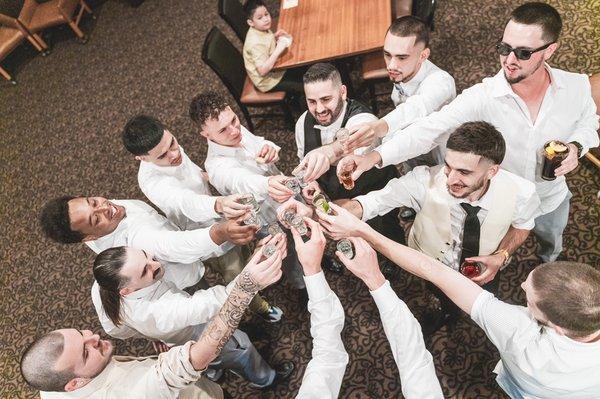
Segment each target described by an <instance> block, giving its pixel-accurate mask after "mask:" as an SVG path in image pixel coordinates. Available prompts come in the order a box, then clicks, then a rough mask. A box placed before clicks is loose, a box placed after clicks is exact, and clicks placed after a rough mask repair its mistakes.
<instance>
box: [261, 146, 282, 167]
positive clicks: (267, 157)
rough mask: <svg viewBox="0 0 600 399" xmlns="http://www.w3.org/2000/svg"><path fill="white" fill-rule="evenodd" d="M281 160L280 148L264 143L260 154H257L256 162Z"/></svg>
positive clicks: (267, 162)
mask: <svg viewBox="0 0 600 399" xmlns="http://www.w3.org/2000/svg"><path fill="white" fill-rule="evenodd" d="M278 160H279V150H278V149H276V148H275V147H272V146H270V145H269V144H265V145H263V147H262V148H261V149H260V151H259V152H258V154H256V162H258V163H266V164H269V163H274V162H277V161H278Z"/></svg>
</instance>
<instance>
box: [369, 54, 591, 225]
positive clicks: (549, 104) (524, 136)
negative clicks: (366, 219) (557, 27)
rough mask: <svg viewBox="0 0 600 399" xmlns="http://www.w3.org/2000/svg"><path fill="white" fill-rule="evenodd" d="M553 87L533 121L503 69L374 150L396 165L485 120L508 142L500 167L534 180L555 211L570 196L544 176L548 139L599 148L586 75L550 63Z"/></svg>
mask: <svg viewBox="0 0 600 399" xmlns="http://www.w3.org/2000/svg"><path fill="white" fill-rule="evenodd" d="M546 70H547V71H548V73H549V75H550V79H551V84H550V86H549V87H548V90H547V91H546V94H545V96H544V99H543V101H542V105H541V107H540V110H539V113H538V116H537V119H536V121H535V123H533V122H532V120H531V117H530V115H529V110H528V108H527V105H526V104H525V102H524V101H523V100H522V99H521V98H520V97H519V96H518V95H516V94H515V93H514V92H513V91H512V88H511V86H510V85H509V83H508V82H507V81H506V78H505V77H504V73H503V72H502V71H500V72H498V73H497V74H496V76H494V77H492V78H486V79H484V80H483V82H482V83H479V84H476V85H475V86H473V87H471V88H468V89H466V90H464V91H463V92H462V94H460V95H459V96H458V97H456V99H455V100H454V101H452V102H451V103H450V104H448V105H446V106H445V107H444V108H442V109H441V110H440V111H438V112H434V113H433V114H431V115H429V116H427V117H426V118H422V119H420V120H418V121H415V122H414V123H413V124H411V125H410V126H408V127H406V128H405V129H404V130H402V131H401V132H397V133H395V134H393V135H392V137H390V139H389V140H387V141H384V143H383V144H382V145H381V146H380V147H379V148H377V149H376V151H378V152H379V154H380V155H381V159H382V166H387V165H391V164H398V163H400V162H403V161H405V160H407V159H411V158H413V157H416V156H418V155H421V154H423V153H426V152H428V151H429V150H431V149H432V148H434V147H435V146H437V145H439V144H444V143H445V142H446V141H447V139H448V134H449V133H451V132H452V131H453V130H454V129H456V128H457V127H458V126H460V125H461V124H463V123H465V122H470V121H480V120H483V121H486V122H489V123H491V124H492V125H494V126H495V127H496V128H497V129H498V130H499V131H500V132H501V133H502V135H503V136H504V140H505V141H506V156H505V157H504V161H503V162H502V167H503V168H504V169H506V170H507V171H509V172H512V173H514V174H516V175H518V176H521V177H524V178H525V179H527V180H529V181H532V182H534V183H535V184H536V190H537V193H538V195H539V197H540V200H541V212H542V214H546V213H549V212H552V211H553V210H554V209H556V208H557V207H558V205H560V203H561V202H562V201H563V200H564V199H565V197H566V196H567V192H568V189H567V184H566V183H565V178H564V176H561V177H558V178H556V179H555V180H553V181H545V180H542V178H541V167H542V153H541V151H542V148H543V146H544V144H545V143H546V142H548V141H550V140H560V141H563V142H571V141H577V142H579V143H580V144H581V145H582V146H583V153H585V152H587V150H588V149H589V148H591V147H596V146H597V145H598V133H597V132H596V130H597V129H598V116H597V115H596V106H595V104H594V101H593V99H592V96H591V89H590V83H589V79H588V77H587V76H586V75H582V74H576V73H570V72H566V71H562V70H560V69H554V68H551V67H550V66H548V65H546Z"/></svg>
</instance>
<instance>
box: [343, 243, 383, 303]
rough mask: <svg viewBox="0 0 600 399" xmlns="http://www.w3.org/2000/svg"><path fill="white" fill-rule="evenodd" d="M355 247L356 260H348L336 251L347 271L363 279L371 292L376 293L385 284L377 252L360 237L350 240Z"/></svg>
mask: <svg viewBox="0 0 600 399" xmlns="http://www.w3.org/2000/svg"><path fill="white" fill-rule="evenodd" d="M348 239H349V240H350V242H351V243H352V245H353V246H354V258H352V259H348V258H346V256H345V255H344V254H343V253H341V252H340V251H336V252H335V254H336V256H337V257H338V258H339V259H340V261H342V263H343V264H344V266H346V269H348V270H350V272H351V273H352V274H354V275H355V276H356V277H358V278H359V279H361V280H362V281H363V282H364V283H365V284H366V285H367V287H369V290H371V291H374V290H376V289H377V288H379V287H381V286H382V285H383V283H385V277H383V274H382V273H381V270H380V269H379V264H378V263H377V252H375V250H374V249H373V248H371V246H370V245H369V243H368V242H366V241H365V240H363V239H362V238H360V237H350V238H348Z"/></svg>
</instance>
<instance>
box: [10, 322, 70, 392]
mask: <svg viewBox="0 0 600 399" xmlns="http://www.w3.org/2000/svg"><path fill="white" fill-rule="evenodd" d="M64 346H65V338H64V337H63V335H62V334H61V333H59V332H58V331H52V332H50V333H48V334H46V335H43V336H42V337H40V338H38V339H36V340H35V341H34V342H33V343H31V344H30V345H29V346H28V347H27V349H25V352H23V356H21V363H20V366H21V375H22V376H23V379H24V380H25V382H27V384H29V385H30V386H32V387H33V388H35V389H39V390H40V391H46V392H64V391H65V385H67V383H68V382H69V381H71V380H72V379H73V378H76V377H77V376H76V375H75V373H74V372H73V370H69V369H67V370H61V371H58V370H55V369H54V365H55V364H56V362H57V360H58V358H59V357H60V356H61V355H62V353H63V350H64Z"/></svg>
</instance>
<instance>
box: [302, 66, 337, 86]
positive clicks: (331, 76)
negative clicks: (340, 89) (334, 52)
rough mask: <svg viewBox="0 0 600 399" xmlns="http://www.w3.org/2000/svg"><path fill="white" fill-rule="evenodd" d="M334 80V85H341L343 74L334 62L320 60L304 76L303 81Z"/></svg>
mask: <svg viewBox="0 0 600 399" xmlns="http://www.w3.org/2000/svg"><path fill="white" fill-rule="evenodd" d="M326 81H332V82H333V84H334V85H336V86H339V85H341V84H342V76H341V75H340V72H339V71H338V70H337V68H336V67H334V66H333V64H330V63H328V62H318V63H316V64H314V65H312V66H311V67H310V68H308V70H307V71H306V72H305V73H304V76H302V82H304V84H309V83H314V82H326Z"/></svg>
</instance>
